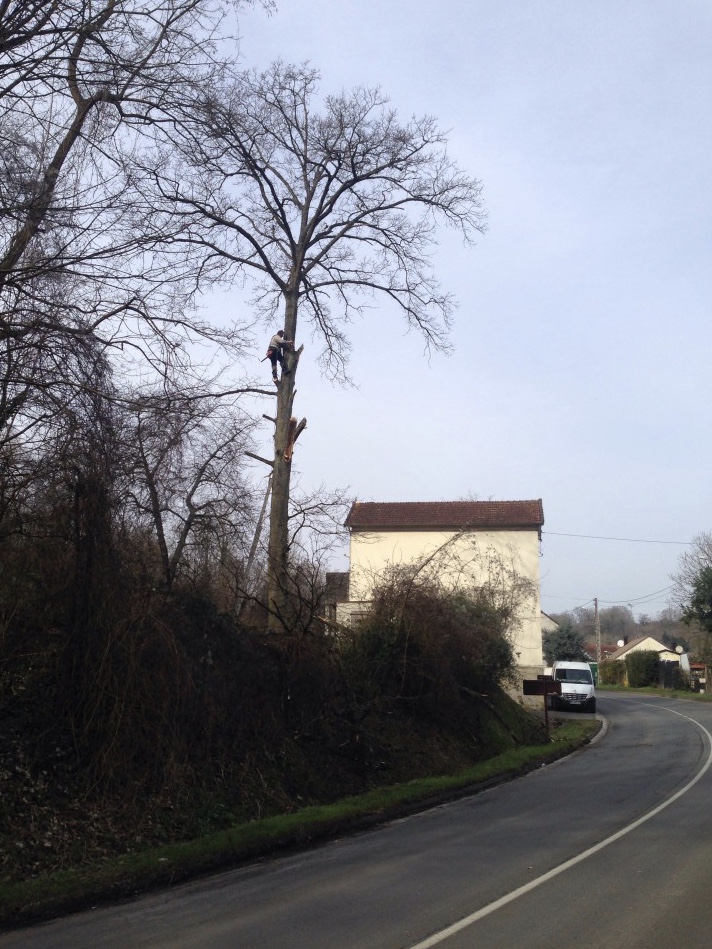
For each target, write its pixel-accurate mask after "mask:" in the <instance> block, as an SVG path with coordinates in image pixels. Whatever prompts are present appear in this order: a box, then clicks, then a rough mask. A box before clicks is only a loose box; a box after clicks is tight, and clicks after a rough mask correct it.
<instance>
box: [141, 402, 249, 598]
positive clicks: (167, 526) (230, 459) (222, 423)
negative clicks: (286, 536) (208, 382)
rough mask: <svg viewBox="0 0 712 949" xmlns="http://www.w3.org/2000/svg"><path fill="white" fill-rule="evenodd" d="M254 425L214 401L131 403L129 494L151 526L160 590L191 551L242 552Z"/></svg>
mask: <svg viewBox="0 0 712 949" xmlns="http://www.w3.org/2000/svg"><path fill="white" fill-rule="evenodd" d="M253 427H254V423H253V422H251V421H250V420H249V419H248V418H246V416H245V415H244V414H243V413H241V412H239V411H238V410H237V408H236V407H235V406H231V405H228V404H227V403H226V402H225V401H223V400H220V399H213V400H207V399H199V400H191V399H189V398H186V397H185V396H184V395H181V393H180V392H177V393H174V394H172V395H170V396H168V395H160V396H148V397H143V398H138V399H136V401H135V402H134V404H133V405H132V406H131V409H130V419H129V421H128V424H127V426H126V431H125V436H126V443H125V451H126V455H127V456H128V458H131V459H133V464H132V465H131V467H130V471H131V473H130V477H129V486H128V496H129V498H130V501H131V504H132V505H133V507H134V509H135V510H136V512H137V513H138V515H139V519H148V521H149V523H150V524H151V526H152V528H153V531H154V537H155V540H156V544H157V547H158V551H159V557H160V572H161V576H162V585H163V587H164V589H165V590H170V589H171V588H172V586H173V583H174V581H175V579H176V576H177V575H178V572H179V570H180V569H181V567H182V566H183V565H184V561H185V560H186V557H187V555H188V554H189V552H190V551H191V549H192V548H194V547H195V546H196V545H198V546H200V547H201V549H202V550H203V551H205V550H207V549H209V548H212V550H213V552H214V551H215V550H216V549H219V548H220V547H221V546H222V545H223V544H225V543H228V544H229V546H230V547H231V549H232V550H233V551H235V550H236V549H237V548H238V547H239V546H244V541H245V538H246V536H247V533H248V531H247V525H248V524H249V523H250V522H251V519H252V506H253V497H252V491H251V489H250V487H249V485H248V483H247V479H246V477H245V466H244V463H243V462H242V459H243V457H244V451H245V448H246V446H247V445H248V444H249V439H250V435H251V432H252V429H253Z"/></svg>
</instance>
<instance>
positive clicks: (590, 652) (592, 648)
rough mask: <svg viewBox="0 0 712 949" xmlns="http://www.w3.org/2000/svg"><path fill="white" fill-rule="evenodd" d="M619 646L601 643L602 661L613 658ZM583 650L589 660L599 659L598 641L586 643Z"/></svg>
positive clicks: (595, 660)
mask: <svg viewBox="0 0 712 949" xmlns="http://www.w3.org/2000/svg"><path fill="white" fill-rule="evenodd" d="M617 650H618V646H614V645H613V644H612V643H601V661H603V660H605V659H612V658H613V654H614V653H615V652H617ZM583 651H584V652H585V653H586V655H587V656H588V660H589V662H597V661H598V647H597V645H596V643H584V644H583Z"/></svg>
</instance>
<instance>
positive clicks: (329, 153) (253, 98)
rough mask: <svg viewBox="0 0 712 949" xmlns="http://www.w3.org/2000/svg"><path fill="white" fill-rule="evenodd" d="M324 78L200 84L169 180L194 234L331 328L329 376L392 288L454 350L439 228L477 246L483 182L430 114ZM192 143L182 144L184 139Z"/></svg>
mask: <svg viewBox="0 0 712 949" xmlns="http://www.w3.org/2000/svg"><path fill="white" fill-rule="evenodd" d="M318 81H319V75H318V73H317V72H316V71H315V70H313V69H311V68H310V67H308V66H288V65H284V64H282V63H276V64H274V65H273V66H272V67H271V68H270V69H268V70H267V71H266V72H264V73H261V74H258V73H256V72H246V73H244V74H242V75H240V76H239V77H238V78H237V79H236V80H234V81H232V82H231V83H229V84H226V85H225V86H224V87H223V88H211V89H210V90H196V103H195V110H196V123H200V126H201V129H200V133H199V134H198V133H196V135H195V140H194V141H193V142H192V143H191V148H190V149H186V148H185V147H183V148H182V162H181V164H180V167H178V165H176V166H174V168H173V174H172V176H171V179H170V180H165V181H164V185H163V186H164V189H165V191H166V192H167V193H170V194H171V195H172V197H173V201H174V203H175V207H176V212H177V216H179V217H180V220H181V226H182V240H183V241H184V242H186V244H187V245H188V251H189V253H190V254H192V255H195V254H196V253H197V252H198V250H199V247H198V245H202V248H203V250H204V251H205V252H206V254H207V255H208V256H209V257H210V261H209V264H210V266H213V267H214V266H215V265H216V264H217V265H222V266H224V267H226V268H227V270H228V272H229V271H230V270H239V271H240V272H241V274H245V273H247V274H250V275H251V276H252V277H253V278H254V285H255V287H256V293H255V297H254V300H255V304H256V305H257V307H258V311H259V312H260V313H261V314H262V315H263V316H264V317H265V319H268V318H273V317H274V313H275V312H277V311H278V310H279V309H282V308H283V313H284V332H285V336H286V338H287V339H289V340H296V339H297V322H298V318H299V317H300V316H302V317H303V318H304V319H306V320H307V321H308V322H309V323H310V327H311V330H312V332H313V333H314V334H315V336H317V337H320V338H321V341H322V343H323V350H322V352H321V354H320V356H319V358H320V360H321V362H322V366H323V368H324V369H325V371H326V372H327V374H328V373H336V372H337V371H340V370H342V369H343V367H344V365H345V362H346V357H347V354H348V339H347V337H346V335H345V334H344V329H343V327H344V326H345V325H346V324H347V323H348V322H349V320H350V319H351V318H352V316H353V314H354V313H356V312H360V311H361V306H362V305H363V302H364V299H365V298H366V297H369V296H372V295H373V294H383V295H385V296H386V297H387V298H388V299H389V300H390V301H391V302H394V303H395V304H396V305H397V306H399V307H400V309H401V312H402V314H403V316H404V317H405V320H406V322H407V323H408V325H409V326H410V327H413V328H415V329H417V330H419V331H420V332H421V333H422V335H423V336H424V338H425V340H426V344H427V346H428V347H430V348H434V349H438V348H442V347H443V346H444V345H445V340H446V335H447V331H448V329H449V325H450V318H451V312H452V307H453V301H452V299H451V298H450V296H449V295H448V294H447V293H445V292H443V291H442V289H441V288H440V286H439V284H438V282H437V280H436V279H435V277H434V274H433V272H432V266H431V256H432V252H433V250H434V246H435V241H434V231H435V226H436V224H437V223H438V222H439V221H442V222H444V223H446V224H449V225H451V226H453V227H455V228H457V229H458V230H459V231H460V233H461V234H462V236H463V238H464V239H465V240H466V241H470V240H471V239H472V237H473V235H474V232H476V231H482V230H483V228H484V215H483V213H482V206H481V200H480V191H481V188H480V184H479V182H478V181H476V180H475V179H472V178H470V177H468V176H467V175H466V174H465V173H464V172H462V171H461V170H460V169H459V168H458V167H457V165H456V164H455V163H454V162H453V161H452V160H451V159H450V158H449V156H448V154H447V149H446V139H445V136H444V134H443V133H442V132H441V131H440V130H439V129H438V128H437V125H436V122H435V120H434V119H432V118H430V117H424V118H413V119H411V120H409V121H408V122H406V123H401V122H399V121H398V118H397V116H396V113H395V112H394V111H393V110H392V109H391V108H390V107H389V106H388V100H387V99H386V98H385V96H384V95H383V94H382V93H381V92H380V91H379V90H378V89H366V88H362V87H359V88H357V89H355V90H353V91H352V92H350V93H341V94H340V95H336V96H327V97H326V98H325V99H324V102H323V105H322V107H321V109H319V108H318V105H317V102H316V101H315V100H316V97H317V86H318ZM176 147H177V149H179V150H180V149H181V143H180V142H176ZM301 353H302V347H301V346H300V347H291V348H290V349H289V350H288V351H287V352H286V353H285V354H284V366H283V369H284V372H283V375H282V380H281V383H280V385H279V386H278V389H277V393H276V395H277V414H276V425H275V442H274V445H275V452H274V462H273V489H272V502H271V512H270V533H269V549H268V601H269V604H268V605H269V614H270V620H269V626H270V629H271V630H273V631H277V630H279V629H283V628H285V627H288V626H289V596H288V578H289V574H288V562H289V533H288V517H289V490H290V461H288V460H287V458H285V447H286V446H287V443H288V437H289V424H290V419H291V418H292V415H293V413H292V405H293V399H294V391H295V388H294V387H295V381H296V372H297V366H298V363H299V358H300V356H301Z"/></svg>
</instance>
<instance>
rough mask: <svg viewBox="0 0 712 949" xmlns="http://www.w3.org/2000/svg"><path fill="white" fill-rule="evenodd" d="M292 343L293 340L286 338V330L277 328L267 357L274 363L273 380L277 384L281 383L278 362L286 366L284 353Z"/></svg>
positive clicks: (270, 342)
mask: <svg viewBox="0 0 712 949" xmlns="http://www.w3.org/2000/svg"><path fill="white" fill-rule="evenodd" d="M291 345H292V340H291V339H285V337H284V330H277V332H276V333H275V334H274V336H273V337H272V339H271V340H270V341H269V346H268V347H267V355H266V356H265V359H269V361H270V363H271V365H272V380H273V381H274V382H275V383H277V384H279V378H278V377H277V364H278V363H279V365H280V366H281V367H282V368H284V354H285V352H286V351H287V349H288V348H289V347H290V346H291Z"/></svg>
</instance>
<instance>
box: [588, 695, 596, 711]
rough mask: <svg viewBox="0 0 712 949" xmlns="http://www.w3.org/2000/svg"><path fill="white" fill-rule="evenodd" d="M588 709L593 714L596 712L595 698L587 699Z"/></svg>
mask: <svg viewBox="0 0 712 949" xmlns="http://www.w3.org/2000/svg"><path fill="white" fill-rule="evenodd" d="M588 710H589V712H593V713H594V715H595V714H596V700H595V699H589V700H588Z"/></svg>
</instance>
